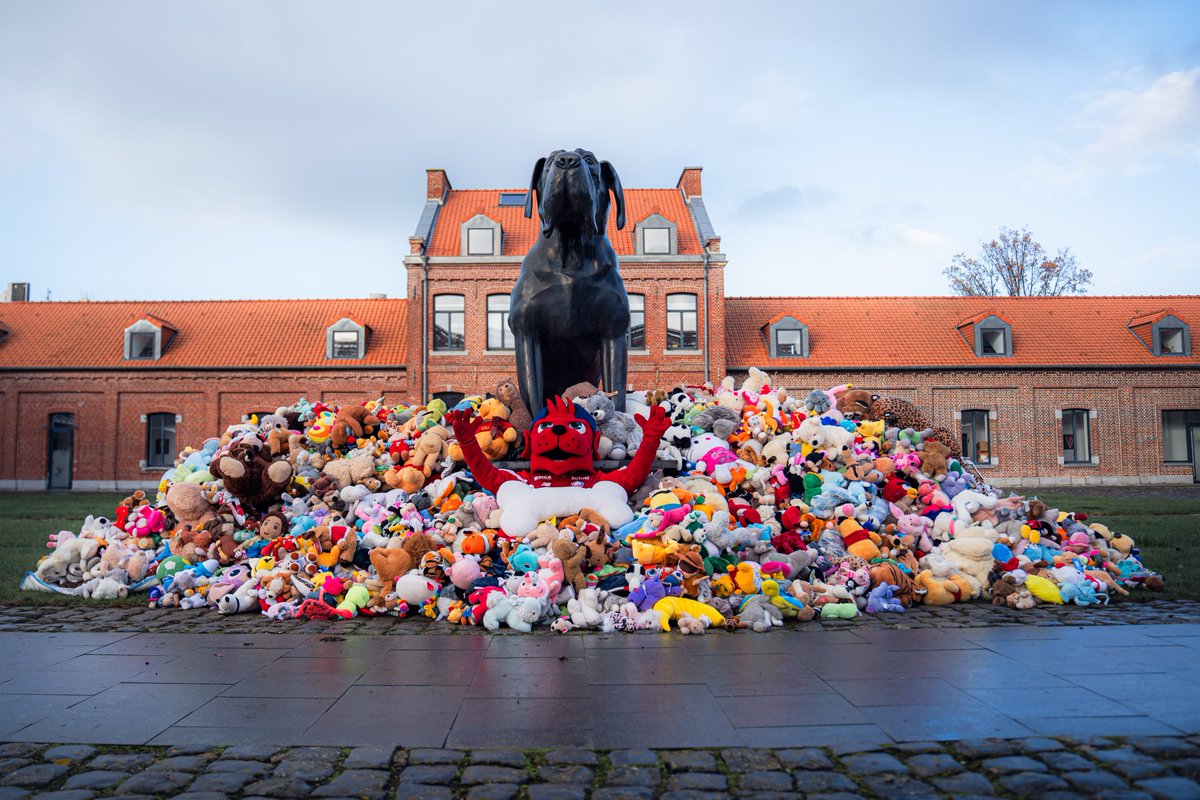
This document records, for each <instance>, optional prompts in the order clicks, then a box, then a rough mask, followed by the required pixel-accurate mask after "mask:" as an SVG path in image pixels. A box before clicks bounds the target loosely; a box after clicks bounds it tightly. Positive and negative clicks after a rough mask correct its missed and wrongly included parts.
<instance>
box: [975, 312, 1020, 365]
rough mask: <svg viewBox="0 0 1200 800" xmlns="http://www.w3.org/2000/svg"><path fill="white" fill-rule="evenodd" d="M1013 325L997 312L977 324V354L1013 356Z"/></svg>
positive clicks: (984, 355)
mask: <svg viewBox="0 0 1200 800" xmlns="http://www.w3.org/2000/svg"><path fill="white" fill-rule="evenodd" d="M1012 354H1013V348H1012V326H1011V325H1009V324H1008V323H1007V322H1005V321H1004V320H1002V319H1000V318H999V317H997V316H996V315H995V314H992V315H990V316H988V317H987V318H985V319H983V320H981V321H980V322H978V323H976V324H975V355H977V356H979V357H981V358H982V357H986V356H1011V355H1012Z"/></svg>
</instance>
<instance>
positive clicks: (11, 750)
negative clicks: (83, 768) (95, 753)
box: [0, 742, 87, 758]
mask: <svg viewBox="0 0 1200 800" xmlns="http://www.w3.org/2000/svg"><path fill="white" fill-rule="evenodd" d="M72 746H73V747H78V746H80V745H72ZM83 746H84V747H86V746H87V745H83ZM44 747H45V745H41V744H33V743H32V742H5V743H3V744H0V758H31V757H33V756H36V755H37V754H38V753H40V752H42V748H44Z"/></svg>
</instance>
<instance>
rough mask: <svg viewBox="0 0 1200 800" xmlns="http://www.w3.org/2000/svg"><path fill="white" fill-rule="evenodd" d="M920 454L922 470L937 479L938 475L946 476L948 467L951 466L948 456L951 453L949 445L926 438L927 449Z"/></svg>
mask: <svg viewBox="0 0 1200 800" xmlns="http://www.w3.org/2000/svg"><path fill="white" fill-rule="evenodd" d="M920 455H921V472H923V473H925V474H926V475H928V476H929V477H931V478H933V479H934V480H937V479H938V477H942V478H944V477H946V468H947V467H948V466H949V465H948V464H947V462H946V457H947V456H949V455H950V448H949V447H946V445H944V444H942V443H941V442H938V441H934V440H932V439H926V440H925V449H924V450H922V451H921V452H920Z"/></svg>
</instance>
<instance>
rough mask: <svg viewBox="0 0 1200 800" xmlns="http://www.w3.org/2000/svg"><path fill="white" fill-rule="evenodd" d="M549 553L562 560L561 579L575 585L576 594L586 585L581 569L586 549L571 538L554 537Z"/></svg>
mask: <svg viewBox="0 0 1200 800" xmlns="http://www.w3.org/2000/svg"><path fill="white" fill-rule="evenodd" d="M550 554H551V555H552V556H554V557H555V558H556V559H558V560H559V561H560V562H562V570H563V580H564V582H565V583H566V584H570V585H571V586H573V587H575V593H576V595H578V594H579V592H581V591H583V589H584V587H586V586H587V579H586V578H584V575H583V570H582V565H583V560H584V558H585V557H586V556H587V550H586V549H585V548H584V547H583V546H582V545H578V544H576V543H575V542H574V540H572V539H555V540H554V541H553V542H551V543H550Z"/></svg>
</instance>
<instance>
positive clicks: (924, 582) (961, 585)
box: [914, 569, 971, 606]
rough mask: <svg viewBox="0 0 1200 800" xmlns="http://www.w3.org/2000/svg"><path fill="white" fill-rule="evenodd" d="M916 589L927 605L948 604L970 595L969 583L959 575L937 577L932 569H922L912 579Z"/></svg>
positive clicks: (959, 601)
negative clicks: (921, 594) (921, 593)
mask: <svg viewBox="0 0 1200 800" xmlns="http://www.w3.org/2000/svg"><path fill="white" fill-rule="evenodd" d="M914 583H916V584H917V590H918V591H919V592H923V593H924V594H923V596H922V598H921V601H922V602H923V603H925V605H929V606H948V605H950V604H951V603H961V602H963V601H965V600H967V599H969V598H970V597H971V584H970V583H968V582H967V580H966V579H965V578H963V577H962V576H961V575H958V574H955V575H953V576H950V577H946V578H939V577H937V576H936V575H934V574H933V571H932V570H928V569H925V570H922V571H921V572H919V573H917V577H916V578H915V579H914Z"/></svg>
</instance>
